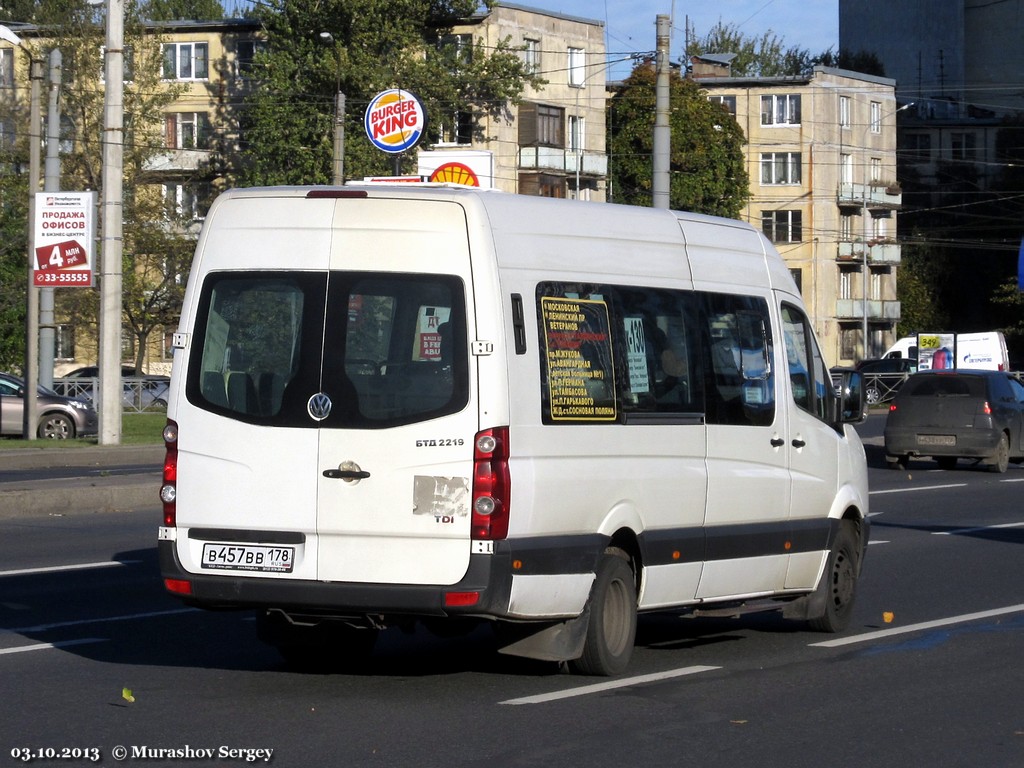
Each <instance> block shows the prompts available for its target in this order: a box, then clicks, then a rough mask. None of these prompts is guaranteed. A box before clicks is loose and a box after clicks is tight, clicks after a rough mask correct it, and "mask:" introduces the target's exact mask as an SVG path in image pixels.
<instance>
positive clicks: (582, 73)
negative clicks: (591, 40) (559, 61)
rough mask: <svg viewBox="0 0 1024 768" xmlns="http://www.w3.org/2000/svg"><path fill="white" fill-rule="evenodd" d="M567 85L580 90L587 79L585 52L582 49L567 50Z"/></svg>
mask: <svg viewBox="0 0 1024 768" xmlns="http://www.w3.org/2000/svg"><path fill="white" fill-rule="evenodd" d="M568 52H569V61H568V67H569V85H571V86H573V87H575V88H582V87H583V83H584V81H585V80H586V79H587V73H586V69H587V52H586V51H584V50H583V49H582V48H569V49H568Z"/></svg>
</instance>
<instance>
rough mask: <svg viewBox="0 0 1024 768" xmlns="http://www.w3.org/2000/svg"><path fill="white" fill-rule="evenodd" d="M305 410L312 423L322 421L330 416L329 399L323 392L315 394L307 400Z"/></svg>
mask: <svg viewBox="0 0 1024 768" xmlns="http://www.w3.org/2000/svg"><path fill="white" fill-rule="evenodd" d="M306 410H307V411H309V415H310V417H311V418H312V419H313V420H314V421H323V420H324V419H326V418H327V417H328V416H330V415H331V398H329V397H328V396H327V395H325V394H324V393H323V392H317V393H316V394H315V395H313V396H312V397H311V398H309V402H308V403H306Z"/></svg>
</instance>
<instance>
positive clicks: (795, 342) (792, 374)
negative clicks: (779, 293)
mask: <svg viewBox="0 0 1024 768" xmlns="http://www.w3.org/2000/svg"><path fill="white" fill-rule="evenodd" d="M782 330H783V333H784V334H785V337H786V361H787V365H788V367H789V381H790V389H791V391H792V393H793V402H795V403H796V405H797V406H798V407H799V408H802V409H803V410H805V411H807V412H808V413H811V414H813V415H814V416H816V417H818V418H819V419H821V420H822V421H826V422H827V421H828V420H829V391H830V389H831V383H830V378H829V374H828V369H827V368H826V367H825V361H824V358H822V356H821V352H820V351H819V349H818V344H817V342H816V341H815V340H814V333H813V332H812V331H811V326H810V323H809V322H808V321H807V317H806V316H805V315H804V313H803V312H801V311H800V310H799V309H797V308H796V307H794V306H792V305H789V304H783V305H782Z"/></svg>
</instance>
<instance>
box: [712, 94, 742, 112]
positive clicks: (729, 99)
mask: <svg viewBox="0 0 1024 768" xmlns="http://www.w3.org/2000/svg"><path fill="white" fill-rule="evenodd" d="M708 101H711V102H714V103H716V104H721V105H722V106H723V107H725V109H726V111H727V112H728V113H729V114H730V115H732V116H733V117H736V97H735V96H708Z"/></svg>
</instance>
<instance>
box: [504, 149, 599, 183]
mask: <svg viewBox="0 0 1024 768" xmlns="http://www.w3.org/2000/svg"><path fill="white" fill-rule="evenodd" d="M580 161H582V163H581V162H580ZM577 166H578V167H579V172H580V173H581V174H585V175H587V176H607V175H608V155H606V154H605V153H604V152H588V151H587V150H583V151H582V152H577V151H576V150H574V149H565V148H561V147H520V148H519V168H520V170H526V169H530V170H538V171H557V172H561V173H565V174H574V173H576V168H577Z"/></svg>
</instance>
